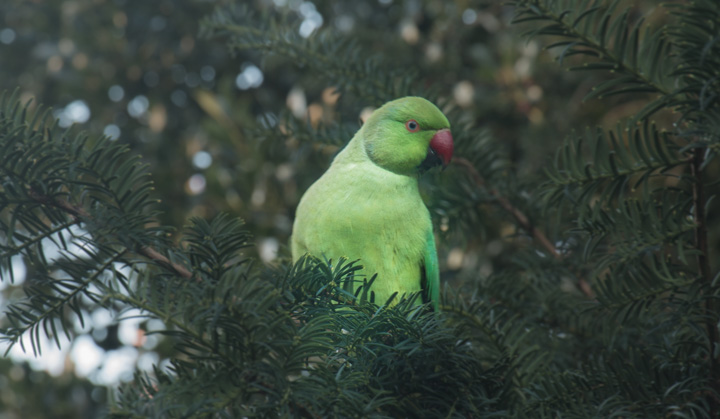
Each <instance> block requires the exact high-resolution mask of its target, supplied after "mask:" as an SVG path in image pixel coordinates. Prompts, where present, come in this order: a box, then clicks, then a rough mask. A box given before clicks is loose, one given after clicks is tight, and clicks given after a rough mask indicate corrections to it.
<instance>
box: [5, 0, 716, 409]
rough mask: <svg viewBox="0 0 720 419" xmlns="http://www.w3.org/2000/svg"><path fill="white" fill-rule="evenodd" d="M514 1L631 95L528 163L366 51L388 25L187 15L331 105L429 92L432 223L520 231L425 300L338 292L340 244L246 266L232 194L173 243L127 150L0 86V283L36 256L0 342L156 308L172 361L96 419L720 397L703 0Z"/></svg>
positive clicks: (330, 131) (612, 93) (275, 139)
mask: <svg viewBox="0 0 720 419" xmlns="http://www.w3.org/2000/svg"><path fill="white" fill-rule="evenodd" d="M512 5H513V6H514V13H515V22H516V23H518V24H520V25H522V27H523V28H527V29H528V30H529V31H528V36H530V37H533V38H541V39H544V38H549V41H548V48H549V49H552V50H553V51H555V52H556V53H557V58H558V61H559V63H560V65H567V66H569V67H570V69H572V70H582V71H595V72H599V73H600V74H601V77H602V79H601V80H600V81H599V82H597V84H596V85H595V86H594V87H593V88H592V89H591V90H590V91H589V93H588V95H587V97H586V100H588V101H591V100H611V99H612V100H615V99H617V98H623V97H632V98H633V99H638V98H639V99H640V100H642V101H643V102H644V103H643V104H642V106H640V107H638V108H637V110H636V112H634V114H633V115H632V117H630V118H627V119H623V120H617V121H614V122H615V125H616V128H615V129H612V130H606V129H605V128H603V127H595V128H587V129H586V130H585V132H583V133H573V134H570V135H569V136H568V137H567V139H566V140H565V141H564V144H563V145H562V146H561V147H559V148H558V150H557V153H556V154H555V158H554V160H552V161H548V163H547V167H546V169H545V176H544V178H543V179H541V180H537V179H536V177H534V176H528V175H527V173H524V172H523V171H522V170H520V169H518V168H516V167H514V166H513V165H512V161H511V158H510V156H509V154H510V152H509V150H508V149H507V148H505V147H503V146H502V145H501V143H500V142H499V141H498V140H497V139H495V138H493V136H492V135H491V134H489V133H488V132H487V131H485V130H483V129H482V128H478V127H476V126H475V125H474V124H473V123H472V117H471V116H468V115H466V114H465V113H464V111H463V109H461V108H459V107H451V106H449V105H447V103H446V102H447V100H446V99H447V98H444V97H442V96H440V94H439V91H438V89H433V88H427V86H426V83H424V82H425V81H427V80H430V79H432V77H431V75H430V73H431V71H430V70H428V69H426V68H415V67H413V66H412V63H413V60H412V57H410V56H397V57H388V56H384V55H380V54H374V53H371V52H370V51H371V48H370V47H369V45H370V44H371V40H373V41H377V40H378V39H381V38H375V39H373V38H372V36H371V35H368V38H366V39H352V38H350V37H348V36H346V35H344V34H342V33H340V32H339V31H337V30H336V29H334V28H333V27H332V26H327V27H323V28H321V29H319V31H317V32H316V33H314V34H313V35H311V36H310V37H308V38H304V37H302V36H300V35H298V26H299V24H300V22H298V21H296V20H294V19H293V18H292V16H291V15H288V14H283V13H279V12H278V13H276V12H274V11H271V9H268V10H265V11H263V12H260V13H257V12H253V11H251V10H250V9H249V8H247V7H244V6H221V7H219V8H218V9H217V10H216V11H215V13H213V14H212V15H211V16H209V17H207V18H206V19H205V20H204V21H203V23H202V28H203V29H202V31H203V32H202V33H203V35H204V36H206V37H209V38H212V39H217V38H221V39H222V40H223V41H224V42H225V43H226V44H227V45H228V47H229V49H230V50H231V51H234V52H237V51H252V52H255V53H260V54H264V55H266V56H268V55H269V56H271V57H272V59H275V60H280V61H281V62H284V63H285V65H297V66H300V67H301V68H303V71H305V72H308V73H311V74H314V76H315V77H322V78H324V79H325V80H326V81H328V82H329V83H331V84H333V85H336V86H337V88H338V89H339V91H340V92H342V93H343V95H345V96H344V99H343V100H356V101H358V102H360V103H363V104H365V105H374V106H377V105H380V104H382V103H383V102H385V101H386V100H389V99H392V98H395V97H397V96H403V95H410V94H414V95H422V96H425V97H427V98H428V99H430V100H433V101H435V102H437V103H439V104H440V105H441V106H442V105H446V107H447V115H448V117H449V119H450V121H451V124H452V126H453V133H454V136H455V138H456V143H457V145H458V147H457V150H456V155H457V156H459V158H458V159H456V161H455V164H454V167H453V168H451V169H450V170H448V171H447V172H446V173H443V174H442V175H439V176H436V177H435V178H433V179H431V180H430V181H429V182H427V184H424V185H423V187H424V191H425V192H426V193H427V195H428V197H429V199H428V201H429V205H430V207H431V210H432V213H433V216H434V218H435V222H436V223H437V227H438V230H440V231H443V232H445V238H446V239H448V240H450V239H451V238H452V237H454V236H461V237H462V236H463V234H469V233H468V232H472V231H484V232H487V231H488V230H489V229H490V228H491V227H490V224H491V222H489V221H488V219H503V220H505V221H509V222H511V223H512V224H513V225H514V226H515V238H514V245H513V246H512V248H509V249H506V250H507V252H506V253H505V254H504V255H502V257H501V263H502V266H501V269H496V270H495V271H494V272H493V273H491V274H489V275H481V274H480V273H478V272H477V271H472V270H466V271H461V272H458V273H457V277H456V278H454V280H453V281H452V286H446V287H445V289H444V292H443V304H442V309H441V310H440V311H439V312H432V311H431V310H430V309H429V308H428V307H426V306H418V305H416V304H415V300H414V298H409V299H404V300H401V301H400V302H399V303H398V304H396V305H393V306H381V307H378V306H376V305H374V304H372V303H369V302H367V301H366V298H365V296H366V290H367V285H369V284H371V283H372V281H374V280H376V278H374V277H372V278H362V280H363V283H364V284H365V287H360V289H358V291H357V293H356V295H351V294H350V293H348V292H347V291H346V289H348V287H347V286H346V284H347V283H348V281H357V280H358V279H357V277H356V276H354V275H353V274H354V273H355V272H356V271H357V270H358V269H359V268H358V261H356V260H346V259H341V260H337V261H324V260H318V259H315V258H312V257H306V258H303V259H302V260H300V261H298V262H297V263H296V264H294V265H292V264H290V263H283V264H279V265H277V266H260V264H259V263H255V262H253V259H252V257H251V256H249V255H248V246H250V245H251V236H250V233H249V232H248V231H247V230H246V226H244V225H243V223H242V222H241V221H240V220H239V219H238V218H236V217H235V216H234V215H227V214H223V215H219V216H216V217H214V218H212V219H211V220H206V219H204V218H200V217H193V218H191V219H190V221H189V224H188V225H187V227H186V228H185V230H184V232H183V234H182V239H181V241H180V243H179V244H175V243H173V241H172V240H171V239H170V235H171V230H170V229H169V228H167V227H164V226H162V225H161V223H159V222H158V218H159V213H158V211H157V209H156V208H157V202H158V201H157V198H159V197H160V196H161V195H162V193H158V192H156V191H154V190H153V184H152V181H151V180H150V179H151V175H150V173H149V172H148V170H147V167H146V166H144V165H143V164H142V163H141V161H140V158H139V156H137V155H136V154H135V153H133V152H130V151H129V150H128V148H127V147H125V146H123V145H122V144H121V143H119V142H112V141H110V140H109V139H108V138H106V137H89V136H87V135H85V134H82V133H76V132H74V131H73V130H72V129H70V130H67V129H61V128H59V127H58V125H57V122H56V121H54V120H53V119H52V118H51V117H50V115H49V113H48V112H47V111H43V110H41V109H40V110H33V111H30V108H29V106H28V104H23V103H22V102H21V101H20V100H19V98H18V97H17V95H5V96H3V97H2V99H1V100H0V155H2V156H3V159H2V160H0V176H1V177H2V184H1V186H0V252H1V253H0V268H2V270H0V272H2V275H3V276H4V277H3V278H0V279H2V280H3V281H13V277H12V272H13V271H12V269H11V264H12V259H13V258H14V257H17V256H21V257H23V258H24V260H25V261H27V262H28V263H30V264H32V266H33V272H32V277H31V281H30V283H29V284H27V285H26V286H25V294H26V298H24V299H23V300H21V301H18V302H14V303H13V304H11V305H9V306H8V307H7V309H6V317H7V326H6V327H4V329H3V330H2V339H3V340H4V341H5V342H9V343H10V344H13V345H23V347H24V348H25V349H27V350H31V351H33V352H34V353H40V352H41V351H42V347H41V345H40V342H41V339H40V336H41V335H46V336H48V337H51V338H54V339H55V342H56V344H58V345H60V340H59V337H60V336H61V335H62V334H65V335H67V336H68V337H72V334H73V333H72V330H71V327H70V324H71V322H72V321H75V320H76V319H78V320H79V321H80V322H83V321H85V319H84V316H85V314H84V313H85V312H86V311H85V310H86V309H87V307H97V306H102V307H107V308H110V309H112V310H113V311H117V312H119V313H123V312H129V311H131V310H139V312H140V313H142V314H141V315H142V316H146V317H148V318H154V319H159V320H161V321H162V322H163V324H164V328H163V329H162V330H158V331H156V333H159V334H162V335H165V336H166V337H167V338H168V339H170V340H171V341H172V342H173V343H174V345H175V349H176V354H175V356H174V357H173V358H172V360H171V363H170V367H169V368H167V369H162V368H160V367H157V368H156V369H155V371H154V374H145V373H140V372H138V373H137V374H136V375H135V378H134V380H133V382H132V383H130V384H125V385H122V386H121V387H120V388H119V389H118V390H117V391H116V392H114V393H113V396H112V400H111V403H110V406H109V413H110V415H111V416H113V417H251V416H252V417H578V418H587V417H611V416H618V417H638V418H644V417H672V416H679V417H699V418H702V417H718V415H720V358H719V355H718V354H719V353H720V346H719V344H720V342H719V340H720V336H718V319H719V315H718V314H719V313H718V301H717V299H718V294H719V292H720V289H719V287H720V285H719V284H718V274H717V273H718V266H716V265H717V264H716V263H715V262H714V261H713V259H712V257H713V256H717V255H718V251H717V248H716V243H717V237H714V236H713V233H716V232H718V231H720V230H719V229H718V228H717V227H718V226H717V225H716V224H717V220H716V218H715V217H713V216H712V214H713V212H715V211H717V208H716V206H717V205H716V204H715V202H714V201H713V200H712V199H711V198H712V197H713V196H714V194H716V193H717V188H718V182H716V177H717V176H718V163H717V159H716V158H715V157H716V153H717V149H718V147H717V144H718V141H720V138H719V137H718V132H720V130H719V129H718V128H720V97H719V93H720V62H719V61H720V35H718V34H720V27H719V26H720V4H719V3H717V2H715V1H713V0H696V1H694V2H692V3H673V4H669V5H665V6H662V8H663V9H662V10H664V11H666V12H667V15H666V16H663V17H662V19H660V21H658V20H657V19H656V20H654V21H653V23H648V22H649V19H643V18H641V17H638V16H636V14H635V10H634V9H633V8H632V7H629V8H628V6H627V3H625V2H620V1H613V2H609V1H603V0H583V1H581V2H576V1H570V0H556V1H553V0H527V1H523V0H517V1H514V2H512ZM376 36H377V37H381V36H382V34H377V35H376ZM381 40H382V39H381ZM609 97H610V99H608V98H609ZM347 119H349V118H348V117H347V116H346V115H345V114H341V115H340V116H338V117H337V120H334V121H328V122H327V123H325V124H319V125H313V124H306V123H304V121H297V120H295V119H294V117H293V116H291V115H289V114H288V115H281V116H280V117H277V118H275V117H272V118H265V119H264V120H263V121H261V123H259V124H258V125H257V126H255V127H251V128H249V129H248V130H247V131H246V134H248V137H251V138H256V139H259V140H262V141H263V142H264V143H265V144H266V146H267V147H271V148H273V149H274V148H277V147H281V146H282V145H284V144H287V143H288V142H289V141H290V140H294V141H300V142H304V143H307V144H318V143H319V144H326V145H331V146H332V145H334V146H337V145H341V144H342V142H343V141H347V140H349V138H350V135H351V133H352V132H354V130H355V129H356V128H357V124H356V123H355V122H354V121H348V120H347ZM268 152H270V151H268ZM498 213H499V214H501V215H497V214H498ZM440 242H442V241H440ZM51 246H54V247H57V248H58V249H59V253H58V256H55V257H48V248H49V247H51ZM5 276H7V277H5ZM453 288H454V289H453ZM26 346H27V347H26Z"/></svg>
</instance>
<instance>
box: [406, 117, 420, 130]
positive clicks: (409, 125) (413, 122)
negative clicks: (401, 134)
mask: <svg viewBox="0 0 720 419" xmlns="http://www.w3.org/2000/svg"><path fill="white" fill-rule="evenodd" d="M405 128H407V130H408V131H410V132H418V131H420V124H418V123H417V121H416V120H414V119H411V120H409V121H407V122H406V123H405Z"/></svg>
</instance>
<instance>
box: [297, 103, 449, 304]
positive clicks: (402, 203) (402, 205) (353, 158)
mask: <svg viewBox="0 0 720 419" xmlns="http://www.w3.org/2000/svg"><path fill="white" fill-rule="evenodd" d="M452 153H453V138H452V134H451V133H450V123H449V122H448V120H447V118H446V117H445V115H443V113H442V112H441V111H440V110H439V109H438V108H437V107H436V106H435V105H433V104H432V103H431V102H429V101H427V100H425V99H423V98H420V97H405V98H401V99H397V100H393V101H391V102H388V103H386V104H385V105H383V106H382V107H380V108H379V109H377V110H376V111H375V112H373V113H372V115H370V117H369V118H368V119H367V121H366V122H365V124H364V125H363V126H362V127H361V128H360V129H359V130H358V132H357V133H356V134H355V135H354V136H353V138H352V140H350V142H349V143H348V145H347V146H346V147H345V148H344V149H343V150H342V151H341V152H340V153H338V155H337V156H336V157H335V159H334V160H333V162H332V164H331V166H330V168H329V169H328V170H327V171H326V172H325V173H324V174H323V175H322V177H320V179H318V180H317V181H316V182H315V183H314V184H313V185H312V186H311V187H310V188H309V189H308V190H307V192H305V194H304V195H303V197H302V199H301V200H300V204H299V205H298V208H297V213H296V217H295V223H294V225H293V232H292V237H291V249H292V257H293V260H295V261H297V260H298V259H299V258H300V257H302V256H303V255H305V254H306V253H309V254H311V255H314V256H316V257H320V258H325V259H331V260H337V259H338V258H339V257H341V256H345V257H347V258H349V259H351V260H355V259H360V263H361V264H362V266H363V271H361V273H363V274H365V275H366V277H367V278H370V277H371V276H372V275H373V274H375V273H377V275H378V277H377V279H376V280H375V282H374V283H373V285H372V288H371V292H370V299H371V301H374V302H375V303H377V304H385V302H386V301H387V300H388V299H389V298H390V297H391V296H392V295H393V293H395V292H397V293H398V295H403V294H410V293H415V292H419V291H422V293H423V294H422V295H423V300H424V301H425V302H428V301H430V302H432V305H433V307H434V308H435V310H437V309H438V304H439V293H440V276H439V271H438V259H437V251H436V249H435V238H434V235H433V229H432V222H431V220H430V213H429V212H428V210H427V208H426V207H425V204H424V203H423V201H422V199H421V198H420V192H419V190H418V176H419V175H420V174H422V173H423V172H424V171H426V170H427V169H429V168H431V167H433V166H438V165H441V164H442V165H443V167H444V166H447V165H448V164H449V163H450V159H451V158H452Z"/></svg>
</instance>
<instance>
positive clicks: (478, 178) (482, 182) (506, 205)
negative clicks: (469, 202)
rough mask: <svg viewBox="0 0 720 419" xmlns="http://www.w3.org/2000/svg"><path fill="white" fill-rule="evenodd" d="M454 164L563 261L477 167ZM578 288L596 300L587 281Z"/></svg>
mask: <svg viewBox="0 0 720 419" xmlns="http://www.w3.org/2000/svg"><path fill="white" fill-rule="evenodd" d="M453 162H454V163H455V164H458V165H460V166H462V167H464V168H465V169H466V170H467V171H468V173H469V174H470V176H471V177H472V179H473V181H474V182H475V184H476V185H477V187H478V188H482V189H485V190H486V191H487V192H488V193H489V194H490V195H492V196H493V198H495V200H496V201H497V203H498V204H499V205H500V206H501V207H502V208H503V209H504V210H505V211H507V212H508V213H510V215H512V216H513V218H514V219H515V221H516V222H517V224H518V225H519V226H520V227H521V228H522V229H523V230H525V231H527V232H528V234H530V235H531V236H532V238H533V239H534V240H535V241H536V242H537V243H538V244H539V245H540V246H541V247H542V248H544V249H545V250H546V251H547V252H548V253H550V254H551V255H552V256H553V257H554V258H555V259H556V260H558V261H560V260H563V255H562V254H561V253H560V252H558V250H557V248H556V247H555V245H554V244H553V243H552V242H551V241H550V239H548V238H547V236H546V235H545V233H544V232H543V231H542V230H540V229H539V228H537V227H536V226H535V225H534V224H533V223H532V222H531V221H530V219H529V218H528V217H527V216H526V215H525V213H523V212H522V211H520V210H519V209H518V208H517V207H516V206H514V205H513V204H512V202H510V200H509V199H507V198H506V197H504V196H502V195H501V194H500V192H499V191H498V190H497V189H495V188H493V187H489V186H488V185H487V184H486V182H485V179H483V177H482V176H481V175H480V173H479V172H478V171H477V169H475V167H474V166H473V165H472V163H470V161H469V160H467V159H465V158H463V157H458V158H455V159H453ZM577 286H578V288H579V289H580V291H582V293H583V294H585V295H586V296H587V297H589V298H595V293H594V292H593V290H592V288H591V287H590V284H589V283H588V282H587V281H586V280H585V279H583V278H580V279H578V283H577Z"/></svg>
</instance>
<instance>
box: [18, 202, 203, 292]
mask: <svg viewBox="0 0 720 419" xmlns="http://www.w3.org/2000/svg"><path fill="white" fill-rule="evenodd" d="M28 195H29V196H30V198H32V199H34V200H35V201H37V202H38V203H40V204H42V205H47V206H51V207H55V208H58V209H61V210H63V211H65V212H67V213H68V214H70V216H72V217H73V220H74V222H75V223H81V222H82V221H83V220H92V216H91V215H90V213H88V212H87V211H86V210H85V208H83V207H81V206H77V205H72V204H71V203H69V202H68V201H65V200H63V199H57V198H53V197H51V196H47V195H43V194H41V193H38V192H37V191H35V190H34V189H30V191H29V193H28ZM135 253H138V254H140V255H142V256H144V257H146V258H147V259H150V260H152V261H154V262H157V263H158V264H160V265H162V266H165V267H166V268H169V269H171V270H173V271H175V273H176V274H178V275H180V276H181V277H183V278H187V279H190V278H192V276H193V274H192V272H190V271H189V270H188V269H187V268H186V267H184V266H182V265H180V264H178V263H174V262H172V261H171V260H170V259H168V258H167V256H165V255H163V254H162V253H160V252H158V251H157V250H155V249H153V248H152V247H150V246H142V247H140V248H139V249H138V250H135Z"/></svg>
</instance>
